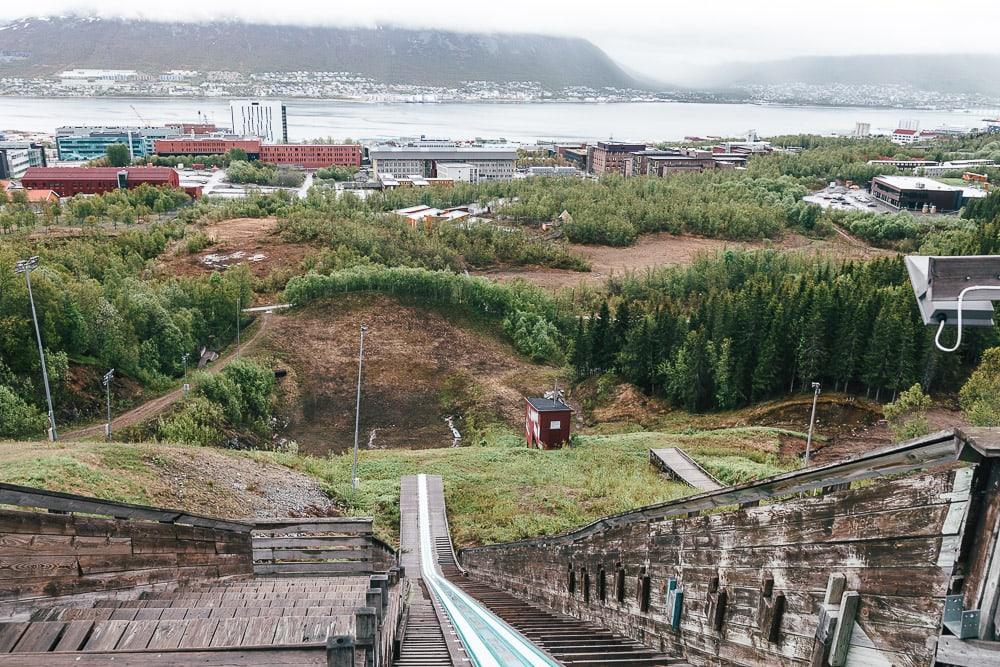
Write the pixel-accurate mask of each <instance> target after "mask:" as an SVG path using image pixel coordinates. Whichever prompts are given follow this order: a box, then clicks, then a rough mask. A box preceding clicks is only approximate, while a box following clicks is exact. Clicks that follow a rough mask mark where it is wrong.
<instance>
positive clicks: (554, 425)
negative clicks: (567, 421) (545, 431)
mask: <svg viewBox="0 0 1000 667" xmlns="http://www.w3.org/2000/svg"><path fill="white" fill-rule="evenodd" d="M549 428H552V429H556V428H562V422H559V421H554V422H549Z"/></svg>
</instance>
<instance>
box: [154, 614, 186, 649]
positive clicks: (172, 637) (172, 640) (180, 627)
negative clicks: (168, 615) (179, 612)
mask: <svg viewBox="0 0 1000 667" xmlns="http://www.w3.org/2000/svg"><path fill="white" fill-rule="evenodd" d="M191 622H192V623H193V621H191ZM187 625H188V621H177V620H161V621H158V622H157V624H156V629H154V630H153V636H152V637H151V638H150V640H149V644H148V648H150V649H156V650H164V651H165V650H170V649H175V648H177V647H178V646H179V645H180V642H181V637H183V636H184V631H185V630H187Z"/></svg>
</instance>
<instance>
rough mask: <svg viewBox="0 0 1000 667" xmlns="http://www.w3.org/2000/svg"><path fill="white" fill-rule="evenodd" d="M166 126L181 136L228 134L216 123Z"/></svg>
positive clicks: (171, 124) (168, 124)
mask: <svg viewBox="0 0 1000 667" xmlns="http://www.w3.org/2000/svg"><path fill="white" fill-rule="evenodd" d="M166 126H167V127H171V128H174V129H176V130H178V131H179V132H180V133H181V134H187V135H191V134H193V135H195V136H198V135H202V134H219V133H225V132H226V130H224V129H223V128H221V127H219V126H217V125H216V124H215V123H167V125H166Z"/></svg>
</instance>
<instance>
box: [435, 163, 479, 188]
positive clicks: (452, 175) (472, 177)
mask: <svg viewBox="0 0 1000 667" xmlns="http://www.w3.org/2000/svg"><path fill="white" fill-rule="evenodd" d="M437 177H438V178H447V179H450V180H452V181H455V182H456V183H478V182H479V167H477V166H476V165H474V164H469V163H468V162H438V163H437Z"/></svg>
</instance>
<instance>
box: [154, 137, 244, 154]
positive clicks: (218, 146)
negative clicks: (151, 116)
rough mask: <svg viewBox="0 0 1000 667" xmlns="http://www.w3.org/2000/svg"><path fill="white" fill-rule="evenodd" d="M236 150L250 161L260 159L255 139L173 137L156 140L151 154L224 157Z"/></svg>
mask: <svg viewBox="0 0 1000 667" xmlns="http://www.w3.org/2000/svg"><path fill="white" fill-rule="evenodd" d="M234 148H237V149H239V150H242V151H243V152H244V153H246V154H247V157H248V158H249V159H251V160H256V159H258V158H260V139H257V138H256V137H254V138H251V137H230V136H207V137H173V138H168V139H157V140H156V143H155V144H154V146H153V152H154V153H155V154H156V155H161V156H163V157H185V156H194V155H225V154H226V153H228V152H229V151H231V150H232V149H234Z"/></svg>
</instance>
